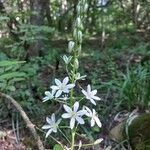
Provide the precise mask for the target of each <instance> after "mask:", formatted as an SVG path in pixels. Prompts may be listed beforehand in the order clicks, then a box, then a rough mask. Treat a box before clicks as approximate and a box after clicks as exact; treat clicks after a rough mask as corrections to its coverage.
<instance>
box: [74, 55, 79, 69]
mask: <svg viewBox="0 0 150 150" xmlns="http://www.w3.org/2000/svg"><path fill="white" fill-rule="evenodd" d="M75 68H76V69H78V68H79V61H78V59H77V58H76V59H75Z"/></svg>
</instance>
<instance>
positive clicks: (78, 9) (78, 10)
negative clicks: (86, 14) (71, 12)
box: [77, 5, 81, 15]
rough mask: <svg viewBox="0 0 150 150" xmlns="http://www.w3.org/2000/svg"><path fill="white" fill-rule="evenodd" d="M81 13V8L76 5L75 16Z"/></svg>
mask: <svg viewBox="0 0 150 150" xmlns="http://www.w3.org/2000/svg"><path fill="white" fill-rule="evenodd" d="M80 13H81V6H80V5H77V14H78V15H79V14H80Z"/></svg>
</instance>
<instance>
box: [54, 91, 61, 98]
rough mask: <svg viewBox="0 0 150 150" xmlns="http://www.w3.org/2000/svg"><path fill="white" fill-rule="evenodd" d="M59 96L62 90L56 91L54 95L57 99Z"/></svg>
mask: <svg viewBox="0 0 150 150" xmlns="http://www.w3.org/2000/svg"><path fill="white" fill-rule="evenodd" d="M61 94H62V90H58V91H57V92H56V94H55V97H56V98H57V97H59V96H60V95H61Z"/></svg>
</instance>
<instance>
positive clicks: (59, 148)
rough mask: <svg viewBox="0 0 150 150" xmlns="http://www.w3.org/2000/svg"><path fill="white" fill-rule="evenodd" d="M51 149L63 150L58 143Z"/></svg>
mask: <svg viewBox="0 0 150 150" xmlns="http://www.w3.org/2000/svg"><path fill="white" fill-rule="evenodd" d="M53 150H63V149H62V147H61V146H60V145H59V144H55V145H54V147H53Z"/></svg>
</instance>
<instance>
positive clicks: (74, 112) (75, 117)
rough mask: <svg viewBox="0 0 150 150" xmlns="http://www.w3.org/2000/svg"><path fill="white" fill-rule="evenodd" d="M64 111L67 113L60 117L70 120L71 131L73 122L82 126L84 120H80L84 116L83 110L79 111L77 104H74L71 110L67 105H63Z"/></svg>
mask: <svg viewBox="0 0 150 150" xmlns="http://www.w3.org/2000/svg"><path fill="white" fill-rule="evenodd" d="M63 107H64V109H65V111H66V112H67V113H64V114H63V115H62V118H70V128H71V129H73V128H74V126H75V121H77V122H78V123H79V124H84V120H83V119H82V118H81V117H82V116H83V115H85V113H86V111H85V110H79V111H78V108H79V102H75V103H74V105H73V109H72V108H70V107H69V106H67V105H63Z"/></svg>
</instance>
